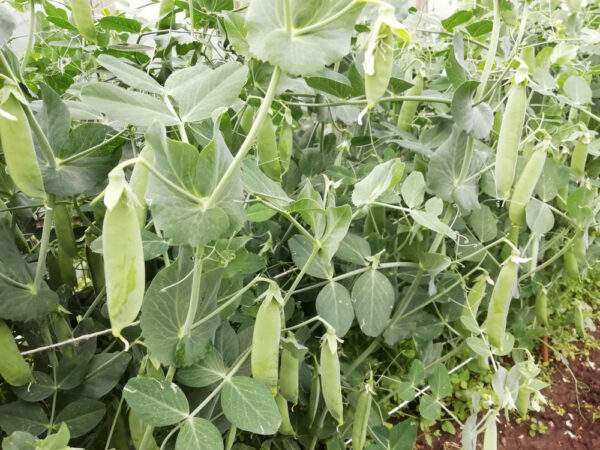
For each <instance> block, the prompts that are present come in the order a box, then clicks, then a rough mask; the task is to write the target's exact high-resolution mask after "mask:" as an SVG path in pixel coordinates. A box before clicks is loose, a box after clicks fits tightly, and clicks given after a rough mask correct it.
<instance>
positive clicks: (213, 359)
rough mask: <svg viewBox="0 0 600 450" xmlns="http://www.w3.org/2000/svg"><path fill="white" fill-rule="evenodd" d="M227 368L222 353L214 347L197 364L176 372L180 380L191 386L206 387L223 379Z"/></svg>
mask: <svg viewBox="0 0 600 450" xmlns="http://www.w3.org/2000/svg"><path fill="white" fill-rule="evenodd" d="M226 375H227V368H226V367H225V363H224V362H223V358H222V357H221V354H220V353H219V352H218V351H217V349H215V348H214V347H210V350H209V351H208V353H207V354H206V356H205V357H204V358H202V359H201V360H200V361H199V362H197V363H196V364H192V365H191V366H188V367H182V368H181V369H179V370H178V371H177V373H176V379H177V381H178V382H180V383H181V384H183V385H185V386H190V387H206V386H210V385H211V384H213V383H216V382H217V381H219V380H221V379H223V378H224V377H225V376H226Z"/></svg>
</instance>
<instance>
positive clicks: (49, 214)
mask: <svg viewBox="0 0 600 450" xmlns="http://www.w3.org/2000/svg"><path fill="white" fill-rule="evenodd" d="M53 219H54V195H49V196H48V203H47V205H46V215H45V216H44V227H43V228H42V239H41V241H40V252H39V256H38V261H37V266H36V268H35V278H34V279H33V291H34V292H36V293H37V292H38V291H39V289H40V286H41V285H42V279H43V278H44V274H45V273H46V256H47V254H48V246H49V244H50V231H52V222H53Z"/></svg>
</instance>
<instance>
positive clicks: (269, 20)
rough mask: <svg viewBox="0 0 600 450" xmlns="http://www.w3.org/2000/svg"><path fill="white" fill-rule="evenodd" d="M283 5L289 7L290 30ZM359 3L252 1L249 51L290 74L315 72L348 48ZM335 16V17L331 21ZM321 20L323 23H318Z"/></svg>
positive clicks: (350, 0)
mask: <svg viewBox="0 0 600 450" xmlns="http://www.w3.org/2000/svg"><path fill="white" fill-rule="evenodd" d="M286 5H290V8H291V11H289V17H290V19H291V24H290V25H291V29H290V31H289V32H288V30H287V27H286V15H287V14H286V11H285V8H286ZM351 5H354V6H351ZM348 6H351V7H350V8H349V9H345V8H346V7H348ZM362 6H363V5H362V4H360V3H356V2H354V1H353V0H331V1H327V2H323V1H321V0H305V1H302V2H276V3H273V2H272V1H270V0H253V1H252V2H250V5H249V7H248V12H247V13H246V28H247V30H248V35H247V38H248V43H249V44H250V52H251V53H252V54H253V55H254V56H256V57H257V58H258V59H260V60H263V61H268V62H269V63H271V64H272V65H274V66H280V67H281V69H282V70H283V71H284V72H287V73H290V74H292V75H307V74H312V73H316V72H318V71H320V70H321V69H323V67H325V66H327V65H329V64H331V63H334V62H336V61H339V60H340V59H342V58H343V57H344V56H345V55H346V54H347V53H348V52H349V51H350V38H351V37H352V35H353V34H354V24H355V21H356V19H357V17H358V15H359V14H360V11H361V10H362ZM334 15H335V16H336V18H335V19H334V20H331V21H330V19H331V18H332V17H333V16H334ZM338 16H339V17H338ZM321 22H322V23H323V25H319V24H320V23H321Z"/></svg>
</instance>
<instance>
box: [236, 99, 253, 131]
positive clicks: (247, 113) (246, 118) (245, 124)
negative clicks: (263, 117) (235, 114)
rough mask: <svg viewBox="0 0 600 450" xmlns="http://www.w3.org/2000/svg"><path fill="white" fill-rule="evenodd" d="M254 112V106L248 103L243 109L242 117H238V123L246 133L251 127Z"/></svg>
mask: <svg viewBox="0 0 600 450" xmlns="http://www.w3.org/2000/svg"><path fill="white" fill-rule="evenodd" d="M255 112H256V111H255V108H254V107H253V106H250V105H248V106H247V107H246V109H245V110H244V113H243V114H242V117H241V119H240V125H241V127H242V130H244V131H245V132H246V133H249V132H250V129H251V128H252V123H253V122H254V113H255Z"/></svg>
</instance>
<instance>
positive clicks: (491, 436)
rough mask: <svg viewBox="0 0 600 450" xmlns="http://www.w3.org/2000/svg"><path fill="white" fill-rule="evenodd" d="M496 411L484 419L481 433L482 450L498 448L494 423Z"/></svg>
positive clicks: (496, 428)
mask: <svg viewBox="0 0 600 450" xmlns="http://www.w3.org/2000/svg"><path fill="white" fill-rule="evenodd" d="M497 417H498V416H497V414H496V413H492V414H491V415H490V416H489V417H488V418H487V419H486V421H485V432H484V434H483V447H482V450H497V449H498V427H497V425H496V418H497Z"/></svg>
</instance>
